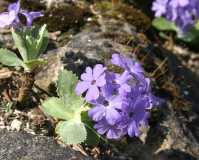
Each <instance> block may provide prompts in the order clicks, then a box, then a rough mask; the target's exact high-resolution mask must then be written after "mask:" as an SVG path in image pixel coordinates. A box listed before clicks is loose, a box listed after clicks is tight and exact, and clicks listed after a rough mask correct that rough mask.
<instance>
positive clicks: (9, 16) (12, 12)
mask: <svg viewBox="0 0 199 160" xmlns="http://www.w3.org/2000/svg"><path fill="white" fill-rule="evenodd" d="M19 7H20V3H19V1H18V2H17V3H13V4H10V5H9V7H8V10H9V12H3V13H1V14H0V27H1V28H3V27H5V26H6V25H9V26H13V27H14V28H17V26H16V25H15V23H14V21H15V22H16V23H17V24H19V23H21V22H20V20H19V17H18V13H19Z"/></svg>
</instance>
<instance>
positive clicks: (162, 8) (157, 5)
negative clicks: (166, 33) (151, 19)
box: [151, 0, 168, 17]
mask: <svg viewBox="0 0 199 160" xmlns="http://www.w3.org/2000/svg"><path fill="white" fill-rule="evenodd" d="M167 2H168V0H156V1H155V2H153V4H152V8H151V10H152V11H155V17H161V16H162V15H163V14H165V13H166V6H167Z"/></svg>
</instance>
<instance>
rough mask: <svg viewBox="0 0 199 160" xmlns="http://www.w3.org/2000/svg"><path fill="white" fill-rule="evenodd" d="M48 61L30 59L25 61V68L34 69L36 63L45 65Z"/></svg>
mask: <svg viewBox="0 0 199 160" xmlns="http://www.w3.org/2000/svg"><path fill="white" fill-rule="evenodd" d="M46 63H47V61H39V60H33V61H28V62H25V64H26V67H24V69H25V70H28V69H32V68H33V67H34V66H35V65H45V64H46ZM26 68H27V69H26Z"/></svg>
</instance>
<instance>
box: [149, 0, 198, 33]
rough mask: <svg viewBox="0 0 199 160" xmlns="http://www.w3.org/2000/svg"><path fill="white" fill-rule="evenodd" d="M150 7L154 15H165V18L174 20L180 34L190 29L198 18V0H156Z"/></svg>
mask: <svg viewBox="0 0 199 160" xmlns="http://www.w3.org/2000/svg"><path fill="white" fill-rule="evenodd" d="M151 9H152V10H153V11H155V17H161V16H166V19H167V20H169V21H171V22H175V25H176V26H178V27H180V30H179V32H180V33H181V34H185V33H186V32H187V31H188V30H192V29H193V25H194V24H195V23H196V22H197V20H198V18H199V1H198V0H170V1H169V0H156V1H154V2H153V5H152V8H151Z"/></svg>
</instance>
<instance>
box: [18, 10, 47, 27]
mask: <svg viewBox="0 0 199 160" xmlns="http://www.w3.org/2000/svg"><path fill="white" fill-rule="evenodd" d="M20 13H21V14H23V15H24V16H26V18H27V27H29V28H30V27H31V25H32V22H33V19H35V18H37V17H43V16H44V15H43V14H41V12H30V13H28V12H27V11H25V10H23V9H21V10H20Z"/></svg>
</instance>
